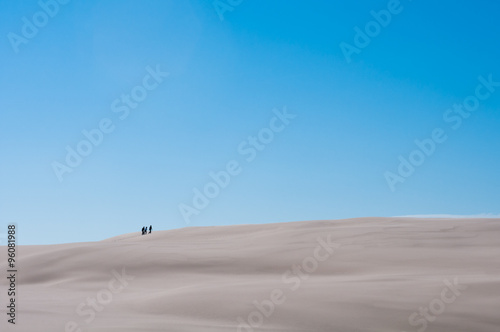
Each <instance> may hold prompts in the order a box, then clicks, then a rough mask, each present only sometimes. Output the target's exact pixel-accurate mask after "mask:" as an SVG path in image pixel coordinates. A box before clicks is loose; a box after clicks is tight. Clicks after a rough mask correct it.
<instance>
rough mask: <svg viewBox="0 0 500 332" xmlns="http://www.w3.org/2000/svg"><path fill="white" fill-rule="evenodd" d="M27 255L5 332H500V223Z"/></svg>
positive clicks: (328, 227) (260, 235)
mask: <svg viewBox="0 0 500 332" xmlns="http://www.w3.org/2000/svg"><path fill="white" fill-rule="evenodd" d="M18 254H19V259H20V261H19V267H20V273H19V280H18V283H19V284H18V288H19V296H18V317H17V324H16V326H15V327H12V326H10V324H7V322H6V320H7V319H6V317H5V314H4V317H3V318H2V321H1V323H0V326H1V330H2V331H6V330H7V331H10V330H12V331H14V330H15V331H47V332H49V331H50V332H54V331H79V329H81V331H179V332H181V331H238V330H240V331H339V332H343V331H356V332H358V331H384V332H390V331H398V332H401V331H407V332H410V331H436V332H437V331H439V332H446V331H449V332H459V331H468V332H481V331H485V332H486V331H491V332H498V331H500V314H499V308H500V219H475V220H474V219H457V220H451V219H413V218H361V219H349V220H334V221H307V222H294V223H280V224H265V225H239V226H224V227H192V228H184V229H179V230H171V231H155V232H153V233H152V234H150V235H147V236H141V234H140V233H139V232H138V233H133V234H125V235H121V236H118V237H114V238H111V239H107V240H104V241H100V242H88V243H75V244H64V245H49V246H22V247H20V248H19V250H18ZM1 268H2V270H4V271H5V270H6V263H5V260H4V258H2V265H1ZM6 286H7V283H6V280H5V278H2V281H1V289H2V290H4V289H6ZM2 292H3V291H2ZM3 307H4V308H5V306H4V305H3ZM4 310H5V309H4Z"/></svg>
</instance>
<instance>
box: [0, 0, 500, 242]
mask: <svg viewBox="0 0 500 332" xmlns="http://www.w3.org/2000/svg"><path fill="white" fill-rule="evenodd" d="M54 3H55V2H54V1H52V0H47V1H43V0H42V1H41V2H37V1H31V0H30V1H22V2H14V1H0V35H1V36H2V39H1V42H0V52H1V56H2V61H1V62H0V69H1V73H2V75H0V89H1V91H2V98H0V135H1V136H0V151H1V154H2V163H1V164H0V172H1V176H0V186H1V191H0V195H1V196H0V211H1V213H0V218H1V222H0V223H1V224H3V225H4V226H2V228H3V231H2V232H4V233H5V230H6V229H7V226H6V225H7V224H8V223H17V224H18V227H19V242H20V243H21V244H49V243H64V242H75V241H94V240H100V239H104V238H107V237H111V236H114V235H118V234H122V233H128V232H134V231H139V230H140V228H141V227H142V226H143V225H150V224H153V227H154V229H156V230H160V229H162V230H164V229H172V228H179V227H186V226H212V225H228V224H246V223H268V222H286V221H299V220H312V219H339V218H351V217H364V216H396V215H424V214H425V215H435V214H451V215H478V214H490V213H492V214H498V213H500V209H499V205H498V189H499V188H500V177H499V176H498V169H499V168H500V157H499V154H498V151H499V148H500V130H499V129H500V111H499V103H500V87H496V86H493V87H492V86H491V84H490V87H489V88H490V89H492V90H493V91H489V90H488V87H485V86H484V84H483V87H482V88H480V90H481V91H482V92H483V95H484V94H485V93H487V92H488V97H487V98H483V99H484V100H480V103H479V105H478V106H477V108H476V110H475V111H471V112H469V113H468V116H467V117H466V118H463V119H462V120H461V125H460V127H459V128H458V129H453V128H452V125H453V122H451V121H446V120H445V117H444V116H445V114H446V112H447V110H449V109H452V107H453V105H454V104H460V103H463V102H464V100H466V99H467V97H469V96H472V99H471V98H469V99H468V100H469V101H470V100H474V96H475V93H476V90H477V88H478V86H479V85H481V81H480V80H479V79H478V77H480V76H481V77H483V79H486V80H488V78H490V80H491V81H493V82H500V66H499V64H498V59H499V58H500V48H499V47H498V43H497V41H498V40H499V37H500V26H499V25H498V24H497V23H498V22H497V21H498V20H497V18H498V15H497V13H498V10H499V9H500V5H499V4H498V3H497V2H495V1H493V0H491V1H486V0H483V1H479V2H474V3H472V2H465V1H463V2H456V1H439V2H438V3H436V2H431V1H429V0H427V1H425V0H419V1H408V0H406V1H401V2H400V3H399V4H397V2H395V1H394V0H391V1H356V2H355V3H354V2H353V3H349V2H341V1H334V2H328V1H308V2H307V3H304V2H298V1H295V2H294V1H272V2H269V1H248V0H244V1H242V2H241V3H239V4H238V1H235V0H233V1H226V0H221V1H220V2H219V3H218V6H219V12H218V11H217V10H218V9H217V8H216V6H214V3H213V2H212V1H195V0H192V1H159V0H158V1H118V0H117V1H68V2H67V3H66V4H60V3H58V2H57V6H56V5H54ZM220 3H223V4H224V6H229V7H225V8H231V10H227V11H224V12H221V10H220V8H221V5H220ZM229 3H232V4H233V5H230V4H229ZM57 7H58V8H57ZM44 8H45V11H44ZM394 8H397V11H396V10H393V9H394ZM390 10H393V11H392V12H391V11H390ZM372 11H374V12H376V13H379V15H382V16H381V17H382V18H384V16H383V14H384V13H389V14H390V22H387V16H385V19H386V21H381V22H382V23H384V24H382V23H373V22H376V21H375V18H374V16H373V15H372V14H371V12H372ZM380 11H383V12H380ZM46 12H48V13H49V14H50V15H49V14H46ZM396 12H397V13H396ZM221 16H222V18H223V19H221ZM34 21H36V22H34ZM26 22H28V23H26ZM370 22H372V23H370ZM35 23H37V24H38V26H37V25H35ZM386 23H387V24H386ZM31 24H32V25H33V26H31V28H34V29H32V30H30V25H31ZM377 24H378V29H377ZM382 25H385V26H382ZM367 26H368V27H369V28H370V27H371V28H374V29H376V30H368V34H369V35H371V36H369V35H367V37H366V36H365V39H366V38H369V40H370V41H369V44H368V45H367V46H364V45H363V46H364V47H358V48H357V49H358V52H357V53H353V54H351V56H350V59H347V58H346V56H345V55H344V53H343V51H342V48H341V47H340V45H341V44H342V43H346V44H349V45H351V46H352V47H356V43H355V37H356V30H355V27H358V28H359V29H360V30H361V31H362V32H363V33H364V34H366V33H367V32H366V27H367ZM36 30H37V31H36ZM34 31H36V32H34ZM358 37H359V36H358ZM358 46H359V45H358ZM348 60H350V61H348ZM154 71H156V72H157V74H156V75H157V76H156V81H155V79H154V77H153V76H152V75H151V72H154ZM158 72H160V73H167V72H168V75H167V74H161V75H163V76H160V77H158V75H159V74H158ZM148 75H149V76H148ZM144 81H146V82H147V84H149V85H148V86H150V87H152V86H153V85H154V88H151V89H150V90H149V89H148V90H146V89H145V88H144ZM494 84H495V83H493V85H494ZM496 89H498V91H497V90H496ZM133 91H135V92H136V96H140V97H141V100H140V102H138V103H135V104H133V107H132V106H130V105H132V104H126V102H125V101H123V99H122V96H126V95H131V94H132V92H133ZM140 93H142V95H141V94H140ZM144 93H146V94H147V95H146V96H145V97H144ZM143 97H144V98H143ZM125 98H126V97H125ZM137 98H139V97H137ZM476 100H478V99H477V98H476ZM115 101H116V103H115V104H114V106H115V107H113V103H114V102H115ZM132 102H133V101H132ZM127 105H129V106H127ZM120 106H121V107H125V109H127V108H128V110H127V116H126V117H124V118H123V119H120V116H123V115H124V114H125V113H124V112H125V111H124V109H123V108H122V109H121V110H122V111H119V110H118V109H117V107H120ZM285 109H286V112H288V114H293V115H295V116H296V117H294V118H293V119H290V121H288V122H289V123H287V124H286V125H285V124H284V123H282V124H283V127H284V129H283V130H281V131H279V132H273V133H272V134H273V138H272V139H271V141H270V142H268V143H267V144H265V145H264V146H265V148H264V149H263V150H262V151H258V150H257V148H254V149H255V152H256V155H255V158H254V159H253V160H252V161H251V162H248V161H247V157H248V155H244V154H242V153H240V152H241V151H239V150H238V147H239V146H240V145H241V144H243V146H246V147H247V148H249V147H251V144H250V143H249V141H248V137H251V136H254V137H257V138H258V137H259V134H261V137H265V134H266V133H267V134H269V124H270V121H272V119H273V118H274V117H276V112H278V113H279V112H281V113H283V112H284V110H285ZM273 110H274V111H273ZM448 115H450V114H448ZM456 115H457V114H454V116H456ZM103 119H104V121H109V123H108V125H110V124H111V126H112V127H113V131H112V132H109V133H103V134H102V139H99V140H98V141H99V144H95V145H92V143H90V144H91V145H90V147H91V149H92V151H91V153H90V154H88V155H87V156H84V157H82V158H81V159H82V160H81V162H80V163H79V165H78V166H76V167H70V168H71V169H72V171H71V172H65V173H64V174H62V175H61V174H59V175H61V176H60V177H58V175H57V174H56V173H57V172H55V171H54V164H55V163H59V164H58V165H66V166H68V165H67V164H66V162H65V159H66V155H67V153H68V152H67V151H68V150H67V147H69V148H70V149H73V150H74V151H76V150H77V147H78V144H80V143H81V142H82V141H85V140H87V141H88V139H86V137H85V136H84V134H82V131H85V130H86V131H91V130H93V129H96V128H99V124H100V122H101V121H103ZM106 119H107V120H106ZM275 123H278V122H275ZM266 128H267V129H266ZM280 128H281V127H280ZM108 129H109V128H108ZM435 129H441V130H442V131H443V135H446V137H447V139H446V140H445V141H444V142H442V143H436V142H434V143H433V144H434V145H435V148H433V149H431V150H432V153H428V155H427V154H424V152H425V151H424V152H422V151H421V150H420V152H415V153H414V155H413V157H415V158H416V159H413V161H417V160H418V166H413V171H412V172H409V173H411V174H410V175H408V174H403V175H405V176H402V175H401V174H400V173H399V172H398V168H400V163H401V161H400V159H398V158H399V157H400V156H402V158H404V159H405V160H409V158H410V155H411V154H412V153H413V152H414V151H416V150H418V147H417V145H416V143H415V140H419V141H421V142H428V141H426V140H428V139H432V133H433V131H434V130H435ZM262 135H264V136H262ZM98 136H99V135H98ZM98 136H96V137H98ZM86 144H88V142H87V143H81V147H82V149H83V148H85V147H87V148H88V147H89V146H88V145H86ZM245 144H246V145H245ZM82 151H84V150H82ZM85 151H89V150H85ZM429 151H430V150H429ZM429 151H428V152H429ZM77 153H78V152H77ZM422 156H423V161H421V160H420V159H422ZM417 157H418V158H420V159H418V158H417ZM231 161H235V162H236V163H237V165H238V166H239V173H238V174H236V175H230V182H229V184H228V185H225V186H224V188H222V186H221V185H219V187H218V189H217V190H218V193H217V195H215V197H213V198H206V201H208V203H207V204H204V205H206V206H203V208H200V209H196V207H195V206H194V204H193V199H194V198H195V191H193V190H196V189H198V190H199V191H200V192H201V193H202V194H203V192H204V188H205V187H206V186H207V184H209V183H210V182H214V181H213V180H212V178H211V177H210V175H209V173H210V172H220V171H223V170H225V169H226V166H227V164H228V163H229V162H231ZM403 168H404V167H403ZM388 172H390V173H391V174H392V175H394V176H396V177H399V178H398V179H399V180H404V181H396V182H393V183H392V185H390V184H389V182H388V180H387V174H388ZM403 173H404V172H403ZM406 175H408V176H406ZM60 178H62V181H60ZM393 179H394V177H393ZM208 186H209V187H210V185H208ZM195 188H196V189H195ZM212 189H213V187H212ZM205 203H206V202H205ZM180 207H182V208H181V209H180ZM182 209H184V210H183V211H184V214H183V212H182V211H181V210H182ZM194 209H196V213H193V211H194ZM186 211H190V213H187V214H189V215H188V216H187V217H186V215H187V214H186Z"/></svg>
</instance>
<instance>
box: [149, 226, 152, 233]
mask: <svg viewBox="0 0 500 332" xmlns="http://www.w3.org/2000/svg"><path fill="white" fill-rule="evenodd" d="M152 230H153V225H149V234H151V231H152Z"/></svg>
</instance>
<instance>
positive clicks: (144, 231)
mask: <svg viewBox="0 0 500 332" xmlns="http://www.w3.org/2000/svg"><path fill="white" fill-rule="evenodd" d="M144 233H146V230H145V229H144V226H142V235H144Z"/></svg>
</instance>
